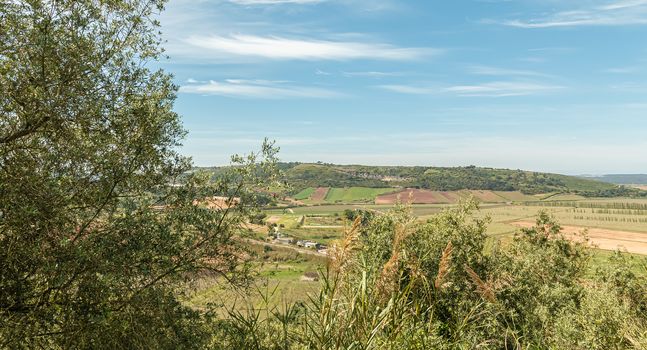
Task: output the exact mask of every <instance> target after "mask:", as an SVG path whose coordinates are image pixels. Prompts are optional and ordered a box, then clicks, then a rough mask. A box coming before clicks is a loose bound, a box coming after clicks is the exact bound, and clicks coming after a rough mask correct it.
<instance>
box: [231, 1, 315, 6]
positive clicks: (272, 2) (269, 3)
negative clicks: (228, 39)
mask: <svg viewBox="0 0 647 350" xmlns="http://www.w3.org/2000/svg"><path fill="white" fill-rule="evenodd" d="M324 1H326V0H229V2H232V3H234V4H238V5H278V4H316V3H319V2H324Z"/></svg>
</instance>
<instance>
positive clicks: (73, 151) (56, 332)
mask: <svg viewBox="0 0 647 350" xmlns="http://www.w3.org/2000/svg"><path fill="white" fill-rule="evenodd" d="M163 5H164V1H163V0H149V1H139V0H22V1H20V0H0V267H1V268H0V348H5V347H9V348H20V347H25V348H36V347H43V348H182V347H191V346H197V345H199V344H200V339H202V331H201V329H202V328H201V326H200V317H199V316H200V315H199V314H198V313H196V312H195V311H193V310H191V309H188V308H186V307H184V306H183V305H182V304H181V303H180V301H179V299H180V297H181V286H182V284H183V283H184V282H185V281H186V280H187V279H189V278H191V277H192V276H195V275H196V274H198V273H201V272H203V271H210V272H212V273H218V274H221V275H223V276H225V277H227V278H229V279H230V280H231V278H232V277H236V276H244V273H238V272H244V271H240V270H241V268H244V266H245V264H244V262H245V260H246V255H245V253H244V251H243V250H242V249H241V248H240V244H239V243H237V242H239V241H240V240H238V239H236V237H237V230H238V229H239V228H240V226H241V225H240V224H241V223H243V222H244V221H245V220H246V217H247V216H248V214H249V213H250V212H251V211H252V210H253V207H254V199H255V198H254V190H257V189H258V188H259V186H260V185H262V182H263V179H265V178H267V176H269V175H271V173H272V172H273V169H274V165H275V158H274V156H275V149H274V148H273V147H272V146H271V145H269V144H265V145H264V147H263V151H262V152H259V153H258V154H254V155H252V156H249V157H247V158H241V157H238V158H235V159H234V161H235V163H238V164H239V165H240V166H238V167H234V168H232V169H231V171H230V172H229V173H228V174H225V175H223V176H221V177H220V178H219V180H218V181H217V182H213V181H211V179H210V178H209V176H206V175H203V174H199V173H191V172H189V170H190V167H191V164H190V160H189V159H187V158H185V157H183V156H181V155H180V154H179V153H178V146H180V141H181V139H182V137H183V136H184V134H185V131H184V130H183V128H182V126H181V123H180V119H179V116H178V115H177V114H176V113H175V112H173V110H172V107H173V101H174V99H175V93H176V90H177V89H176V86H174V85H173V83H172V80H171V77H170V76H169V75H168V74H166V73H164V72H163V71H153V70H151V69H150V68H149V67H150V64H149V63H150V62H152V61H155V60H157V59H158V58H159V57H160V55H161V54H162V50H161V49H160V45H159V44H160V39H159V32H158V30H159V29H158V23H157V22H156V21H155V17H156V14H157V13H158V12H159V11H161V10H162V9H163ZM215 195H218V196H225V197H227V198H229V199H228V200H224V201H223V202H224V203H225V205H224V206H221V207H220V208H216V209H214V208H212V207H210V206H209V205H204V204H205V203H204V199H205V198H209V197H211V196H215Z"/></svg>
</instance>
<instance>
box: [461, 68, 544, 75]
mask: <svg viewBox="0 0 647 350" xmlns="http://www.w3.org/2000/svg"><path fill="white" fill-rule="evenodd" d="M468 71H469V72H470V73H472V74H477V75H491V76H521V77H551V75H549V74H545V73H541V72H536V71H532V70H522V69H509V68H498V67H490V66H471V67H469V69H468Z"/></svg>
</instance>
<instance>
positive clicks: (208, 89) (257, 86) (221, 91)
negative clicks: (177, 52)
mask: <svg viewBox="0 0 647 350" xmlns="http://www.w3.org/2000/svg"><path fill="white" fill-rule="evenodd" d="M285 83H286V82H285V81H269V80H245V79H226V80H224V81H222V82H218V81H214V80H211V81H209V82H207V83H202V84H188V85H184V86H182V87H180V92H181V93H187V94H200V95H218V96H227V97H247V98H265V99H281V98H334V97H341V96H343V95H342V94H340V93H338V92H335V91H331V90H327V89H321V88H313V87H304V86H290V85H286V84H285Z"/></svg>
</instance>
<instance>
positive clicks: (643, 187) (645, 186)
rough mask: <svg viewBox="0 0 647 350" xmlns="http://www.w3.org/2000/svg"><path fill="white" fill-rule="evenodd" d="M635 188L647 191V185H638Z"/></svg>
mask: <svg viewBox="0 0 647 350" xmlns="http://www.w3.org/2000/svg"><path fill="white" fill-rule="evenodd" d="M634 187H635V188H637V189H639V190H643V191H647V185H636V186H634Z"/></svg>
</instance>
